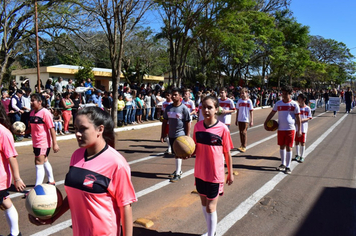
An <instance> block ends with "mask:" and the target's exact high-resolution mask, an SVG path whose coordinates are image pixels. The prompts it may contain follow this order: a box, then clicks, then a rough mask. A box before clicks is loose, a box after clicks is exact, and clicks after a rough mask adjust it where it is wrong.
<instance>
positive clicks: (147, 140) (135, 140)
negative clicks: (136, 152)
mask: <svg viewBox="0 0 356 236" xmlns="http://www.w3.org/2000/svg"><path fill="white" fill-rule="evenodd" d="M118 141H119V142H121V141H122V142H154V143H161V141H160V140H159V139H158V138H157V140H152V139H118Z"/></svg>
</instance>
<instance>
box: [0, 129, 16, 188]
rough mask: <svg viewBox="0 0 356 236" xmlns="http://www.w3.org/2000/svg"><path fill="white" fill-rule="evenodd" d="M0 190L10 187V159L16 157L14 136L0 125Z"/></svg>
mask: <svg viewBox="0 0 356 236" xmlns="http://www.w3.org/2000/svg"><path fill="white" fill-rule="evenodd" d="M0 155H1V159H0V190H5V189H8V188H10V186H11V180H12V178H11V169H10V164H9V158H10V157H16V156H17V152H16V150H15V143H14V136H13V135H12V133H11V132H10V130H8V129H7V128H5V126H3V125H2V124H0Z"/></svg>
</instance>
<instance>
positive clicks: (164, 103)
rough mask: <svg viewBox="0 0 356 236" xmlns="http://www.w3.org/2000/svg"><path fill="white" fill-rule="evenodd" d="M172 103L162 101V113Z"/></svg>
mask: <svg viewBox="0 0 356 236" xmlns="http://www.w3.org/2000/svg"><path fill="white" fill-rule="evenodd" d="M172 103H173V101H170V102H167V101H164V102H163V103H162V112H164V110H166V107H168V105H169V104H172Z"/></svg>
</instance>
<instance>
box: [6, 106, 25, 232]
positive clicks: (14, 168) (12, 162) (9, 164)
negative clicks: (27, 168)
mask: <svg viewBox="0 0 356 236" xmlns="http://www.w3.org/2000/svg"><path fill="white" fill-rule="evenodd" d="M10 129H11V124H10V120H9V118H8V116H7V114H6V110H5V108H4V106H3V105H2V104H0V209H1V210H3V211H4V213H5V218H6V221H7V222H8V224H9V227H10V234H9V235H10V236H11V235H14V236H15V235H21V233H20V231H19V223H18V221H19V216H18V213H17V210H16V208H15V206H14V205H13V203H12V201H11V199H10V198H9V197H8V196H9V192H8V188H10V186H11V182H12V178H11V173H12V175H13V176H12V177H13V179H14V185H15V188H16V190H17V191H23V190H24V189H25V187H26V185H25V184H24V182H23V181H22V179H21V177H20V173H19V166H18V163H17V160H16V156H17V152H16V150H15V143H14V138H13V135H12V134H11V132H10Z"/></svg>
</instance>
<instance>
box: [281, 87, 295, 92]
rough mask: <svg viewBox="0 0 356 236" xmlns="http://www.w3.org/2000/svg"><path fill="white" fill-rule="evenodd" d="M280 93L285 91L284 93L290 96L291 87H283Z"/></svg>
mask: <svg viewBox="0 0 356 236" xmlns="http://www.w3.org/2000/svg"><path fill="white" fill-rule="evenodd" d="M281 91H282V92H283V91H285V92H287V93H288V94H292V91H293V88H292V86H283V87H282V89H281Z"/></svg>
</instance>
